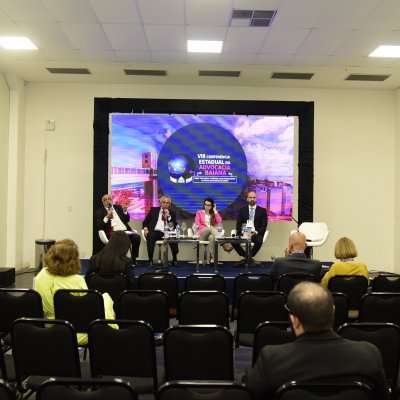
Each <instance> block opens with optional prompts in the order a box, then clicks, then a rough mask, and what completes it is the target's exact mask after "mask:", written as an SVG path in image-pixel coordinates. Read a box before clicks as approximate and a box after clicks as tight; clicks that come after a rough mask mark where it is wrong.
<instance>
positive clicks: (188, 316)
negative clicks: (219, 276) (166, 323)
mask: <svg viewBox="0 0 400 400" xmlns="http://www.w3.org/2000/svg"><path fill="white" fill-rule="evenodd" d="M177 319H178V321H179V324H180V325H202V324H203V325H222V326H225V327H226V328H229V298H228V296H227V294H226V293H223V292H218V291H216V290H198V291H190V292H184V293H182V294H181V295H180V296H179V299H178V315H177Z"/></svg>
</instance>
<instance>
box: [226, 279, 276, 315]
mask: <svg viewBox="0 0 400 400" xmlns="http://www.w3.org/2000/svg"><path fill="white" fill-rule="evenodd" d="M249 290H250V291H265V292H270V291H272V290H274V280H273V279H272V276H271V275H270V274H251V273H242V274H239V275H237V276H236V277H235V280H234V281H233V298H232V313H231V318H232V321H234V320H235V319H236V317H237V307H238V302H239V296H240V295H241V294H242V293H243V292H246V291H249Z"/></svg>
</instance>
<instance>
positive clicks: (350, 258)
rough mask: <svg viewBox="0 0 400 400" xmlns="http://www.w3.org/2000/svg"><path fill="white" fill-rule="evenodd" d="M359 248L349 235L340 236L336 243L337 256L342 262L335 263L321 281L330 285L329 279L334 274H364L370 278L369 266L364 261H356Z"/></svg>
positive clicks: (325, 284)
mask: <svg viewBox="0 0 400 400" xmlns="http://www.w3.org/2000/svg"><path fill="white" fill-rule="evenodd" d="M357 255H358V253H357V248H356V245H355V244H354V242H353V241H352V240H351V239H349V238H348V237H342V238H340V239H339V240H338V241H337V242H336V245H335V258H337V259H338V260H340V262H337V263H334V264H333V265H332V266H331V267H330V268H329V271H328V272H327V273H326V274H325V275H324V277H323V278H322V280H321V283H322V284H323V285H324V286H326V287H328V282H329V279H331V278H332V277H333V276H334V275H362V276H365V277H366V278H367V279H368V283H369V272H368V268H367V266H366V265H365V264H364V263H361V262H358V261H354V258H355V257H357Z"/></svg>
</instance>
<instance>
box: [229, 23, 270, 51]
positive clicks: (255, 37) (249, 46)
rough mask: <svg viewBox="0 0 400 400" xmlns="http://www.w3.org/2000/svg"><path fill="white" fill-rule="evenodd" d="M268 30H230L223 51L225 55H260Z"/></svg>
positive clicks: (233, 28) (235, 28) (234, 28)
mask: <svg viewBox="0 0 400 400" xmlns="http://www.w3.org/2000/svg"><path fill="white" fill-rule="evenodd" d="M267 33H268V28H237V27H231V28H229V29H228V34H227V35H226V40H225V41H224V46H223V49H222V51H223V52H224V53H236V52H237V53H238V54H240V53H241V52H246V53H258V52H259V51H260V49H261V48H262V46H263V43H264V41H265V38H266V36H267Z"/></svg>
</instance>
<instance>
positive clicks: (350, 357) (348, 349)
mask: <svg viewBox="0 0 400 400" xmlns="http://www.w3.org/2000/svg"><path fill="white" fill-rule="evenodd" d="M286 307H287V309H288V311H289V317H290V322H291V324H292V329H293V331H294V333H295V335H296V337H297V338H296V339H295V340H294V341H293V342H291V343H286V344H282V345H274V346H265V347H264V348H263V349H262V350H261V353H260V355H259V357H258V359H257V361H256V363H255V365H254V367H252V368H249V369H248V370H247V371H246V375H245V376H244V377H243V378H244V381H245V382H246V385H247V387H248V388H249V389H250V390H251V391H252V392H254V394H255V396H256V397H255V398H257V399H267V398H268V399H269V398H273V395H274V393H275V392H276V390H277V389H278V388H279V387H280V386H281V385H283V384H285V383H287V382H290V381H298V382H310V381H324V382H326V381H336V382H353V381H360V382H363V383H365V384H367V385H368V386H370V387H371V389H372V391H373V394H374V396H373V398H374V399H380V400H386V399H389V387H388V383H387V381H386V377H385V373H384V370H383V362H382V356H381V354H380V352H379V350H378V349H377V348H376V347H375V346H374V345H373V344H371V343H367V342H357V341H353V340H348V339H344V338H341V337H340V336H339V335H337V334H336V333H335V332H334V331H333V330H332V325H333V315H334V306H333V299H332V295H331V293H330V292H329V291H328V290H327V289H326V288H324V287H323V286H322V285H320V284H318V283H314V282H301V283H299V284H297V285H296V286H295V287H294V288H293V289H292V291H291V292H290V294H289V297H288V303H287V306H286Z"/></svg>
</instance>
